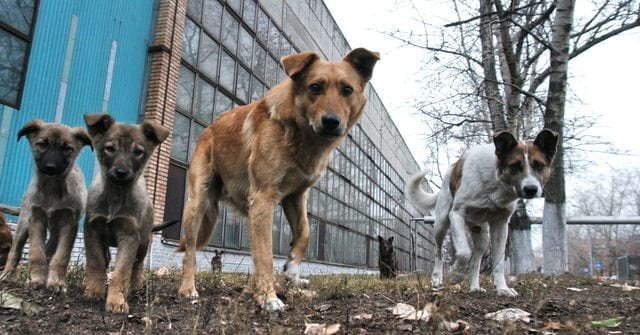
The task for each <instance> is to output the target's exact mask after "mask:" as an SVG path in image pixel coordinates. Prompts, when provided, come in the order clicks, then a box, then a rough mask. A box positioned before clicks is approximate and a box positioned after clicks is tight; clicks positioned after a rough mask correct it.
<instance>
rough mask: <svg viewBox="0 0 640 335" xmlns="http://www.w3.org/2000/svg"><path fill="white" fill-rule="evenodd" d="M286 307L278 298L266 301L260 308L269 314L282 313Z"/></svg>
mask: <svg viewBox="0 0 640 335" xmlns="http://www.w3.org/2000/svg"><path fill="white" fill-rule="evenodd" d="M286 307H287V305H285V304H284V302H282V300H280V299H278V298H271V299H267V301H265V302H264V304H262V308H263V309H265V310H267V311H269V312H279V311H283V310H284V309H285V308H286Z"/></svg>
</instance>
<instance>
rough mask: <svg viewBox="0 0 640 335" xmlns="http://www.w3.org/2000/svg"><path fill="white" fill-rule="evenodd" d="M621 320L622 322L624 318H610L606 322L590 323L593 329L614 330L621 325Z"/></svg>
mask: <svg viewBox="0 0 640 335" xmlns="http://www.w3.org/2000/svg"><path fill="white" fill-rule="evenodd" d="M622 320H624V316H619V317H617V318H611V319H606V320H598V321H591V324H592V325H593V326H594V327H606V328H615V327H618V326H619V325H620V324H621V323H622Z"/></svg>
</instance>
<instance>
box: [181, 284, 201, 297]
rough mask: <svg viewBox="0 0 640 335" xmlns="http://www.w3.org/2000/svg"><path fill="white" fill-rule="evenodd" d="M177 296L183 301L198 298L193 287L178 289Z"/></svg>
mask: <svg viewBox="0 0 640 335" xmlns="http://www.w3.org/2000/svg"><path fill="white" fill-rule="evenodd" d="M178 296H180V298H184V299H196V298H198V291H197V290H196V288H195V287H193V286H192V287H180V289H179V290H178Z"/></svg>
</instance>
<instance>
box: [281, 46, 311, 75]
mask: <svg viewBox="0 0 640 335" xmlns="http://www.w3.org/2000/svg"><path fill="white" fill-rule="evenodd" d="M319 59H320V57H319V56H318V55H317V54H316V53H315V52H313V51H304V52H301V53H297V54H293V55H288V56H284V57H282V59H281V60H280V62H281V63H282V66H283V67H284V71H285V72H286V73H287V75H288V76H289V77H291V78H292V79H294V78H295V77H296V76H298V75H299V74H300V73H302V72H303V71H304V70H305V69H307V68H308V67H309V65H311V64H313V63H314V62H315V61H317V60H319Z"/></svg>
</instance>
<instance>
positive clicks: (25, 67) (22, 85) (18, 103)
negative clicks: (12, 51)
mask: <svg viewBox="0 0 640 335" xmlns="http://www.w3.org/2000/svg"><path fill="white" fill-rule="evenodd" d="M39 9H40V0H34V2H33V18H32V19H31V29H30V31H29V35H26V34H25V33H23V32H21V31H19V30H17V29H15V28H13V27H12V26H11V25H9V24H7V23H5V22H3V21H0V29H1V30H4V31H5V32H7V33H8V34H9V35H12V36H14V37H16V38H18V39H20V40H22V41H24V42H26V43H27V48H26V50H25V53H24V59H23V61H22V69H23V71H22V75H21V76H20V80H19V84H18V86H19V88H18V94H17V95H16V101H15V103H13V102H10V101H8V100H5V99H3V98H0V104H2V105H5V106H8V107H11V108H15V109H20V107H21V106H22V97H23V95H24V88H25V86H26V81H27V72H28V71H29V59H30V58H31V48H32V47H33V37H34V35H35V31H36V25H37V23H38V13H39Z"/></svg>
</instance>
